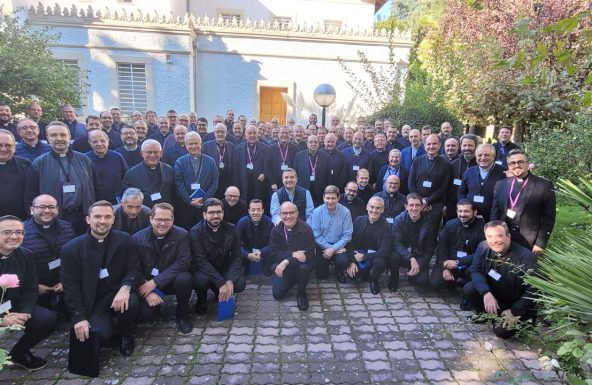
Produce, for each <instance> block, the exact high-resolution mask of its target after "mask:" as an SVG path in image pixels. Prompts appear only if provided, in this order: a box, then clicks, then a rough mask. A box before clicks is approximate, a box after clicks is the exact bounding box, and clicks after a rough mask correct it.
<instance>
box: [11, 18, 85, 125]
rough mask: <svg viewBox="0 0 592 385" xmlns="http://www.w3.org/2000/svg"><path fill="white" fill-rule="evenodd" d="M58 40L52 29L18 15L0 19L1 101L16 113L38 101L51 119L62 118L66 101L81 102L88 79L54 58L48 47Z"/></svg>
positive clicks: (77, 104)
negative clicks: (44, 27) (20, 18)
mask: <svg viewBox="0 0 592 385" xmlns="http://www.w3.org/2000/svg"><path fill="white" fill-rule="evenodd" d="M58 39H59V35H57V34H52V33H51V32H50V30H49V29H33V28H32V27H31V25H30V24H29V23H28V22H27V21H25V22H21V21H20V20H19V19H18V18H17V17H15V16H10V15H4V16H2V18H1V19H0V74H2V75H1V76H0V101H1V102H4V103H6V104H8V105H9V106H10V107H11V109H12V110H13V112H20V111H25V110H26V106H27V105H28V104H29V103H31V102H32V101H38V102H39V104H40V105H41V107H42V108H43V113H44V117H45V118H44V119H45V120H48V119H57V118H59V117H61V114H60V106H61V105H63V104H65V103H69V104H72V105H73V106H80V105H81V100H82V97H83V95H84V94H85V92H84V90H86V81H85V78H81V76H80V74H79V73H78V71H77V70H76V69H73V68H68V67H65V66H63V64H62V63H61V62H59V61H57V60H55V59H54V58H53V56H52V53H51V50H50V48H49V47H50V46H51V45H52V44H54V43H55V42H57V40H58Z"/></svg>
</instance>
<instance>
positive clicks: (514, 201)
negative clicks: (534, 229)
mask: <svg viewBox="0 0 592 385" xmlns="http://www.w3.org/2000/svg"><path fill="white" fill-rule="evenodd" d="M515 182H516V178H514V179H512V185H511V186H510V192H509V194H508V195H509V196H508V197H509V198H510V208H511V209H512V210H514V207H516V204H517V203H518V198H520V194H522V190H524V187H526V184H527V183H528V179H526V180H525V181H524V184H523V185H522V187H521V188H520V191H519V192H518V195H516V199H512V192H513V191H514V183H515Z"/></svg>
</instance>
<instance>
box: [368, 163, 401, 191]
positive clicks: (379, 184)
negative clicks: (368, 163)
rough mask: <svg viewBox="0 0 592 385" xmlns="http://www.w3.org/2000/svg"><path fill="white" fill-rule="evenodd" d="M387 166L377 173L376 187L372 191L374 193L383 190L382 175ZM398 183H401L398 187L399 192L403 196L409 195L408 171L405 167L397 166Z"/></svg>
mask: <svg viewBox="0 0 592 385" xmlns="http://www.w3.org/2000/svg"><path fill="white" fill-rule="evenodd" d="M388 168H389V165H388V164H385V165H384V166H382V167H381V169H380V171H379V172H378V176H377V177H376V187H374V190H375V191H376V192H381V191H382V190H384V174H386V170H388ZM398 176H399V181H400V182H401V186H400V187H399V192H400V193H401V194H403V195H407V194H409V187H408V184H407V182H408V181H409V170H407V169H406V168H405V167H403V166H401V165H399V175H398Z"/></svg>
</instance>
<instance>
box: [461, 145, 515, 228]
mask: <svg viewBox="0 0 592 385" xmlns="http://www.w3.org/2000/svg"><path fill="white" fill-rule="evenodd" d="M475 155H476V158H477V165H478V167H471V168H469V169H468V170H467V171H466V172H465V174H464V175H463V180H462V184H461V185H460V188H459V189H458V200H459V201H460V200H461V199H468V200H469V201H471V202H473V204H474V205H475V207H476V209H477V214H478V215H480V216H482V217H483V220H484V221H485V223H487V222H489V219H490V215H491V205H492V203H493V190H494V188H495V184H496V183H497V181H499V180H502V179H505V178H506V174H505V170H504V168H503V167H502V166H500V165H498V164H497V163H495V162H494V160H495V148H494V147H493V146H492V145H491V144H488V143H485V144H480V145H479V147H477V151H476V152H475Z"/></svg>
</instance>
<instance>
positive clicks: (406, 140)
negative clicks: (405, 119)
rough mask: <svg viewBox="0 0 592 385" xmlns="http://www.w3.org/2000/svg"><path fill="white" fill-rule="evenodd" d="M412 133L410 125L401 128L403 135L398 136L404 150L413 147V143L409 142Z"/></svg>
mask: <svg viewBox="0 0 592 385" xmlns="http://www.w3.org/2000/svg"><path fill="white" fill-rule="evenodd" d="M410 132H411V126H410V125H408V124H404V125H403V127H401V134H400V135H399V136H398V139H397V140H398V141H399V143H400V144H401V147H402V148H406V147H409V146H411V142H410V140H409V133H410Z"/></svg>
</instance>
